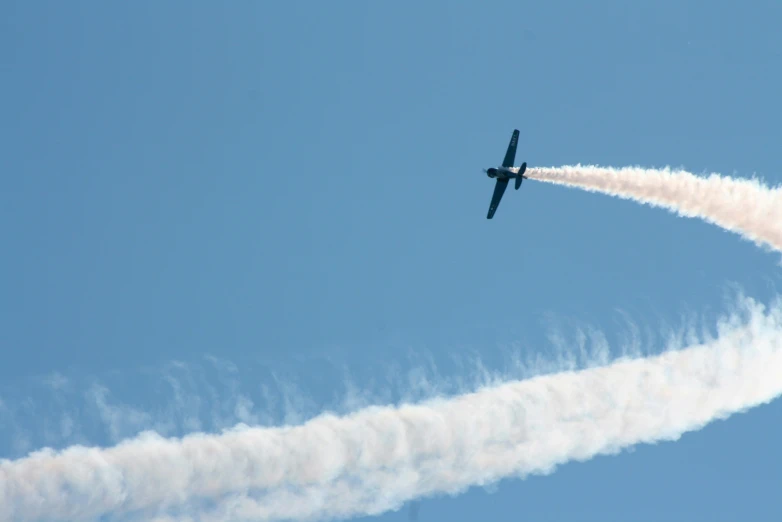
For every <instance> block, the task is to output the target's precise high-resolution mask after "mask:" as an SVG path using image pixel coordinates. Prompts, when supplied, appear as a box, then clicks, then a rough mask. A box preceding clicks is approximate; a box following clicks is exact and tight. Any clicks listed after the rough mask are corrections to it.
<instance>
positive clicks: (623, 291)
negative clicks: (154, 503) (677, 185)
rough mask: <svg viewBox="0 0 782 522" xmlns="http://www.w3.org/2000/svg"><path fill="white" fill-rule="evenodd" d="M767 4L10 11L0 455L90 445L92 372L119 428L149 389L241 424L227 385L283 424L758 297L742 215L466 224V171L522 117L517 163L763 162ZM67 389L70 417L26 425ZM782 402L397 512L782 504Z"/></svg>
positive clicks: (490, 515)
mask: <svg viewBox="0 0 782 522" xmlns="http://www.w3.org/2000/svg"><path fill="white" fill-rule="evenodd" d="M780 16H782V5H780V4H779V3H778V2H771V1H769V2H753V3H747V4H745V5H744V6H743V7H738V4H737V3H735V2H687V1H676V2H673V1H671V2H668V1H665V2H656V3H654V4H652V3H638V4H632V3H629V2H619V1H615V2H614V1H611V2H605V1H601V2H592V3H589V4H587V3H584V4H579V5H576V4H575V3H571V2H481V3H477V2H473V3H466V2H426V3H420V4H419V3H414V2H394V3H389V2H384V3H380V2H377V3H372V2H366V3H364V2H344V3H337V4H325V3H317V2H291V3H266V2H235V3H233V2H232V3H221V4H219V5H218V4H215V3H207V2H134V3H133V4H132V5H131V4H127V5H119V4H113V5H108V4H105V3H101V2H71V3H67V4H66V3H58V2H13V1H12V2H8V3H6V5H5V6H4V8H3V16H1V17H0V61H1V62H2V64H3V72H4V74H3V78H4V80H3V82H2V84H0V115H2V121H3V124H2V125H0V143H2V154H0V157H2V168H1V169H0V172H2V182H3V183H2V185H3V190H2V191H0V238H2V243H3V247H4V248H3V252H4V255H2V256H0V296H2V297H0V318H1V319H0V349H1V350H2V364H0V400H2V403H0V404H3V405H4V406H3V409H1V410H0V432H2V435H0V456H5V457H18V456H20V455H21V454H22V453H24V452H25V451H27V450H30V449H34V448H37V447H40V446H41V445H43V444H51V445H54V446H59V447H62V446H64V445H67V444H70V443H72V442H74V441H76V440H81V441H86V442H89V443H94V444H106V443H109V442H111V433H110V431H111V430H110V429H107V428H105V425H106V422H105V421H106V418H107V417H106V415H110V413H106V412H107V411H108V410H105V409H104V410H101V408H100V406H99V405H100V404H101V400H100V398H99V397H100V396H101V392H100V391H99V390H100V389H101V388H100V386H103V387H105V389H107V390H109V392H108V393H109V395H110V400H111V401H113V402H112V404H113V405H114V408H115V409H114V410H112V411H114V412H117V411H119V412H124V413H125V415H120V417H119V420H118V421H117V422H119V423H120V424H121V426H120V428H118V429H119V430H120V431H119V433H128V434H130V433H131V432H133V430H134V429H136V428H137V427H138V426H141V425H142V424H144V423H146V422H148V421H149V418H147V417H145V416H144V413H143V412H146V414H148V415H150V416H151V417H150V418H157V417H156V416H160V415H163V414H162V413H160V412H161V411H164V410H165V408H166V406H165V404H163V403H164V402H165V403H166V404H169V403H176V404H178V405H180V406H181V405H182V404H183V403H185V402H186V403H187V404H188V405H189V406H188V407H192V408H195V409H196V410H198V415H197V416H199V418H200V419H201V423H202V424H201V425H200V427H201V428H203V429H217V427H218V425H219V424H221V422H223V423H230V422H231V421H232V419H234V418H243V417H246V416H247V415H248V414H247V413H246V411H245V410H243V409H241V408H237V407H236V405H237V401H236V396H237V394H239V395H241V396H243V397H248V398H250V399H251V400H252V408H251V409H252V415H250V417H248V418H260V419H266V420H267V421H269V422H272V421H273V422H278V421H281V420H282V419H283V418H284V416H285V411H286V406H285V403H284V398H287V399H288V400H293V401H294V402H292V403H291V404H290V405H289V406H288V410H287V411H288V412H289V413H290V412H291V411H296V412H304V413H303V414H304V415H306V414H314V413H317V411H320V409H321V408H323V407H326V406H327V405H330V404H333V403H334V402H335V401H339V400H340V398H342V397H344V395H345V394H347V393H348V392H349V391H350V390H354V391H353V392H352V393H355V394H358V395H363V394H366V393H371V394H373V395H374V396H375V397H378V400H382V399H387V400H396V399H397V398H398V396H399V395H405V394H411V393H412V394H415V393H419V392H420V393H424V392H426V390H427V389H428V388H427V385H425V384H422V378H421V376H420V375H421V374H420V373H418V370H419V368H420V367H422V366H424V367H425V368H428V369H427V370H426V371H425V372H424V373H425V374H426V375H427V379H426V380H427V382H428V383H430V384H433V383H437V382H441V381H442V380H450V381H453V380H458V379H460V378H467V379H468V380H469V377H470V376H471V375H472V374H473V373H474V366H473V361H474V360H475V359H476V358H479V359H480V360H481V362H482V364H483V365H484V366H485V367H486V368H488V369H489V370H490V371H499V372H501V371H503V369H504V368H505V367H506V365H507V363H508V358H509V357H510V356H511V355H512V354H514V353H521V354H523V355H527V356H529V355H535V354H538V353H540V354H543V355H546V354H549V353H550V341H549V334H550V333H551V332H552V331H553V330H557V329H561V331H562V332H564V334H565V336H566V337H567V336H571V335H573V333H572V332H573V330H572V329H573V328H574V327H575V326H578V325H581V326H584V325H592V326H594V327H596V328H600V329H602V330H603V331H605V332H606V334H607V336H608V338H609V340H610V341H611V342H612V343H614V346H617V344H616V343H618V342H620V340H621V338H622V336H623V334H625V333H626V332H627V328H626V324H625V322H624V321H625V319H624V317H629V318H630V319H631V320H632V321H633V322H635V323H636V324H638V325H639V326H640V327H642V328H644V329H649V330H651V331H657V330H659V329H660V325H661V324H663V323H665V324H668V325H673V326H678V325H679V324H681V322H682V321H683V317H691V316H698V317H701V318H702V319H704V320H705V321H706V322H707V324H708V322H709V321H713V320H714V318H715V317H716V316H717V315H718V314H720V313H722V312H724V311H726V310H727V309H728V308H729V305H730V302H731V301H730V297H729V295H730V290H731V287H732V285H738V286H740V287H741V288H742V289H743V290H744V291H745V292H746V293H747V294H749V295H751V296H753V297H756V298H758V299H760V300H767V299H768V298H770V297H771V296H773V295H775V293H776V289H777V287H779V282H778V273H779V268H778V261H779V259H778V256H777V255H775V254H769V253H765V252H763V251H762V250H758V249H756V248H755V247H754V246H753V245H752V244H750V243H747V242H744V241H741V240H740V239H738V237H736V236H734V235H732V234H729V233H727V232H724V231H722V230H720V229H717V228H715V227H711V226H709V225H706V224H704V223H702V222H700V221H695V220H686V219H681V218H676V217H675V216H673V215H670V214H667V213H665V212H663V211H661V210H658V209H651V208H648V207H639V206H638V205H636V204H634V203H631V202H627V201H618V200H613V199H609V198H607V197H602V196H598V195H595V194H587V193H582V192H578V191H574V190H566V189H563V188H561V187H555V186H550V185H543V184H539V183H534V182H529V183H525V184H524V185H523V187H522V189H521V190H520V191H518V192H516V191H508V192H507V193H506V196H505V198H504V200H503V202H502V204H501V205H500V207H499V209H498V211H497V215H496V216H495V219H493V220H491V221H487V220H486V219H485V215H486V210H487V208H488V204H489V200H490V198H491V191H492V185H493V183H492V181H491V180H489V179H488V178H487V177H486V175H485V174H484V173H483V172H482V170H481V169H482V168H485V167H489V166H493V165H495V164H497V163H500V162H501V160H502V156H503V154H504V151H505V147H506V146H507V141H508V139H509V137H510V134H511V132H512V130H513V129H514V128H519V129H520V131H521V135H520V139H519V143H520V145H519V152H518V154H517V162H520V161H527V162H528V164H529V165H531V166H536V165H540V166H558V165H565V164H573V163H595V164H601V165H610V166H625V165H643V166H650V167H652V166H659V167H662V166H666V165H670V166H682V167H684V168H686V169H688V170H690V171H693V172H696V173H701V172H711V171H716V172H721V173H723V174H728V175H737V176H751V175H753V174H757V175H760V176H762V177H763V178H765V179H766V180H767V181H768V182H769V183H772V184H776V183H778V182H779V181H780V180H781V179H782V176H781V175H780V172H782V159H781V157H780V155H779V153H778V150H777V149H778V143H779V142H780V138H782V128H781V127H780V123H779V109H778V107H779V102H778V99H779V94H778V93H779V92H782V73H780V70H779V67H778V64H779V63H780V59H781V58H782V36H780V34H779V32H778V31H777V26H778V22H779V20H780ZM652 348H659V346H657V347H656V346H652ZM207 356H208V357H207ZM174 362H176V364H174ZM232 364H233V365H235V368H232V367H231V365H232ZM432 368H436V372H437V375H433V374H432V372H433V371H434V370H432ZM410 372H412V373H410ZM172 375H174V376H175V377H176V379H178V380H177V382H178V383H179V385H180V387H182V389H184V390H185V393H186V395H188V397H190V398H188V399H182V398H181V397H180V398H179V399H177V398H176V397H175V394H174V392H173V391H172V389H171V388H170V386H169V384H166V383H170V382H171V381H170V380H168V381H167V380H166V378H165V376H169V377H171V376H172ZM438 375H439V376H438ZM176 379H175V380H176ZM346 382H349V383H350V384H349V385H346V384H345V383H346ZM167 386H169V387H167ZM416 390H417V391H416ZM161 397H163V398H161ZM292 398H295V399H292ZM161 401H162V402H161ZM166 401H168V402H166ZM195 403H197V404H199V405H200V406H193V404H195ZM207 404H208V405H210V406H209V407H207V406H205V405H207ZM31 408H34V409H31ZM122 408H124V409H122ZM199 408H202V409H200V410H199ZM210 408H211V409H210ZM207 410H208V411H207ZM63 411H68V412H70V414H69V417H68V418H69V419H70V420H71V421H73V422H75V423H76V424H77V425H79V426H80V429H79V430H76V431H78V434H76V433H75V432H74V431H73V430H65V431H63V430H61V428H62V426H61V425H58V426H59V427H54V428H52V427H51V426H48V425H49V424H55V425H56V424H57V423H58V422H60V420H61V419H62V418H64V417H63V413H62V412H63ZM101 412H103V414H101ZM155 412H157V413H155ZM216 412H219V413H216ZM242 412H244V413H242ZM253 415H254V416H253ZM93 417H94V419H93ZM218 417H219V418H220V419H222V420H216V419H218ZM112 418H113V417H112ZM781 418H782V405H780V404H779V403H772V404H771V405H768V406H764V407H761V408H758V409H756V410H753V411H751V412H749V413H746V414H742V415H738V416H736V417H733V418H731V419H729V420H727V421H725V422H717V423H716V424H714V425H712V426H709V427H707V428H706V429H704V430H702V431H700V432H697V433H692V434H688V435H686V436H684V437H683V438H682V439H681V440H680V441H677V442H675V443H665V444H659V445H655V446H642V447H638V448H636V449H635V451H633V452H630V453H623V454H622V455H620V456H615V457H600V458H597V459H594V460H592V461H590V462H587V463H574V464H568V465H566V466H563V467H562V468H561V469H559V470H558V471H557V472H556V473H554V474H553V475H551V476H547V477H535V478H531V479H527V480H524V481H519V480H507V481H503V482H502V483H500V485H499V487H498V488H496V490H492V491H485V490H484V489H481V488H476V489H473V490H470V491H469V492H468V493H467V494H464V495H462V496H459V497H456V498H448V497H443V498H436V499H431V500H425V501H424V502H423V504H422V505H421V510H420V513H419V519H420V520H441V519H442V520H453V521H457V522H458V521H461V520H475V519H476V518H478V517H482V518H486V519H491V520H498V521H502V520H518V519H519V517H528V518H531V519H535V520H547V521H552V522H559V521H566V520H567V521H574V520H585V521H586V520H603V521H620V520H627V519H632V520H692V521H697V520H703V521H706V520H716V519H731V520H738V519H748V520H749V519H751V520H755V521H764V520H769V521H771V520H777V519H778V518H779V516H780V510H779V509H780V508H779V507H778V505H777V503H776V502H773V501H772V500H771V499H772V496H773V494H774V493H775V492H777V493H778V491H779V489H780V486H782V473H780V471H779V469H780V467H779V465H778V464H779V462H780V460H781V459H782V453H781V452H780V450H779V445H778V441H779V440H782V422H780V420H779V419H781ZM101 419H102V420H101ZM180 421H181V419H180ZM181 424H182V425H181V426H180V427H179V430H184V431H187V430H186V429H185V428H184V427H182V426H184V421H181ZM44 425H47V426H48V428H47V429H49V430H50V431H52V430H53V432H54V434H53V435H52V434H49V435H44V434H43V431H41V430H44ZM122 430H126V431H122ZM66 432H67V436H65V437H58V435H57V433H66ZM47 433H48V432H47ZM377 519H379V520H388V521H392V520H406V519H407V512H406V511H405V510H402V511H399V512H392V513H387V514H384V515H382V516H379V517H377Z"/></svg>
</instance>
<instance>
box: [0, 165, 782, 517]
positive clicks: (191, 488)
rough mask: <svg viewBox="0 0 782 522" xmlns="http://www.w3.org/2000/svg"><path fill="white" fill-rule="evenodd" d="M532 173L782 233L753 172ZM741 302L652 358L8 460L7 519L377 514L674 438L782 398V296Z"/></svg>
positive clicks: (0, 502)
mask: <svg viewBox="0 0 782 522" xmlns="http://www.w3.org/2000/svg"><path fill="white" fill-rule="evenodd" d="M579 169H580V170H579ZM529 174H530V177H531V178H533V177H534V178H537V179H546V180H548V181H555V182H559V183H564V184H571V185H579V186H583V187H585V188H588V189H591V190H601V191H603V192H606V193H610V194H614V195H620V196H622V197H633V198H635V199H638V200H639V201H643V202H647V203H654V204H657V205H661V206H667V207H668V208H670V209H672V210H674V211H677V212H679V213H681V214H683V215H690V216H699V217H702V218H704V219H706V220H708V221H712V222H714V223H717V224H720V225H721V226H724V227H726V228H728V229H730V230H734V231H736V232H739V233H742V234H744V235H745V236H746V237H748V238H751V239H753V240H755V241H758V242H765V243H767V244H770V245H771V246H773V247H775V248H777V249H780V245H782V241H780V240H779V239H780V238H782V234H781V233H780V226H782V220H779V219H774V216H778V212H779V210H778V209H777V208H775V207H774V206H773V204H774V202H775V201H776V202H778V201H779V195H778V192H777V191H776V190H769V189H767V188H764V187H762V186H761V185H760V184H759V183H757V182H741V181H736V180H730V179H728V178H720V177H712V178H708V181H703V178H698V177H696V176H693V175H691V174H688V173H682V172H669V171H639V170H635V169H623V170H612V169H597V168H595V167H567V168H565V169H530V171H529ZM632 178H637V179H632ZM601 180H602V181H601ZM654 180H656V182H655V181H654ZM687 190H697V191H698V194H697V195H696V196H693V195H692V194H691V193H689V192H687ZM677 198H681V201H679V199H677ZM707 200H710V201H707ZM758 209H760V210H758ZM764 213H765V214H764ZM741 304H742V306H741V308H740V310H739V312H737V313H735V314H733V315H731V316H730V317H728V318H727V319H726V320H724V321H722V322H720V323H719V324H718V337H717V338H716V339H714V340H709V341H706V342H703V343H702V344H697V345H694V346H689V347H687V348H683V349H681V350H679V348H682V347H681V345H675V346H670V347H669V348H672V349H673V350H671V351H668V352H666V353H664V354H662V355H658V356H655V357H650V358H644V359H634V360H627V359H625V360H620V361H616V362H614V363H613V364H610V365H608V366H604V367H600V368H591V369H588V370H582V371H578V372H572V371H571V372H562V373H558V374H554V375H547V376H541V377H536V378H533V379H527V380H523V381H515V382H509V383H505V384H502V385H497V386H492V387H488V388H485V389H482V390H479V391H477V392H474V393H469V394H465V395H461V396H457V397H454V398H447V399H445V398H440V399H433V400H429V401H426V402H424V403H421V404H418V405H405V406H400V407H389V406H387V407H380V406H377V407H369V408H365V409H362V410H359V411H357V412H355V413H353V414H350V415H345V416H341V417H339V416H336V415H331V414H323V415H320V416H319V417H316V418H314V419H312V420H310V421H309V422H306V423H304V424H302V425H299V426H286V427H277V428H250V427H239V428H237V429H235V430H233V431H231V432H227V433H223V434H220V435H206V434H194V435H190V436H187V437H184V438H182V439H164V438H162V437H159V436H156V435H154V434H145V435H143V436H141V437H137V438H135V439H132V440H129V441H126V442H124V443H121V444H119V445H117V446H114V447H111V448H105V449H102V448H85V447H71V448H68V449H66V450H63V451H60V452H54V451H50V450H44V451H41V452H37V453H34V454H31V455H29V456H28V457H26V458H22V459H18V460H13V461H9V460H4V461H0V520H2V521H5V520H15V521H16V520H36V519H42V518H46V519H49V520H51V519H61V520H74V519H79V520H86V519H91V518H97V517H100V516H105V515H106V514H116V515H120V516H130V517H131V518H133V517H135V516H138V517H141V518H144V519H149V518H152V517H154V516H155V515H159V518H158V519H157V520H160V521H164V520H199V521H204V522H206V521H212V520H215V521H217V520H225V519H228V518H230V519H232V520H269V519H288V518H293V519H307V518H324V519H325V518H332V517H347V516H353V515H360V514H376V513H380V512H383V511H386V510H389V509H394V508H397V507H399V506H400V505H401V504H402V503H403V502H405V501H407V500H410V499H413V498H418V497H421V496H425V495H430V494H437V493H450V494H455V493H458V492H460V491H463V490H464V489H466V488H467V487H469V486H472V485H480V484H488V483H492V482H495V481H497V480H499V479H502V478H504V477H509V476H526V475H528V474H531V473H549V472H551V471H553V469H554V468H555V467H556V466H557V465H558V464H561V463H564V462H567V461H571V460H585V459H589V458H592V457H594V456H595V455H599V454H605V453H611V452H616V451H619V450H621V449H622V448H626V447H629V446H632V445H634V444H639V443H653V442H657V441H662V440H674V439H676V438H678V437H679V436H680V435H681V434H683V433H685V432H687V431H691V430H696V429H699V428H701V427H703V426H704V425H706V424H707V423H709V422H712V421H714V420H716V419H720V418H724V417H727V416H729V415H731V414H734V413H737V412H741V411H744V410H746V409H748V408H751V407H754V406H757V405H760V404H763V403H766V402H768V401H771V400H773V399H775V398H776V397H779V396H780V395H782V379H780V378H779V376H780V375H782V302H777V303H775V304H774V305H773V306H772V307H771V308H770V309H768V310H766V309H765V308H764V307H762V306H761V305H759V304H757V303H755V302H754V301H752V300H749V299H747V300H743V301H742V303H741Z"/></svg>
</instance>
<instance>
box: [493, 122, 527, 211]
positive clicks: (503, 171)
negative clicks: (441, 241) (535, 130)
mask: <svg viewBox="0 0 782 522" xmlns="http://www.w3.org/2000/svg"><path fill="white" fill-rule="evenodd" d="M518 141H519V130H518V129H515V130H514V131H513V135H512V136H511V137H510V143H508V150H507V152H505V159H504V160H503V161H502V165H501V166H499V167H498V168H490V169H488V170H487V169H483V171H484V172H485V173H486V174H487V175H488V176H489V177H490V178H495V179H496V180H497V183H496V184H495V185H494V194H493V195H492V197H491V204H490V205H489V213H488V214H486V219H491V218H493V217H494V213H495V212H496V211H497V206H498V205H499V204H500V200H501V199H502V195H503V194H505V189H506V188H508V181H510V179H511V178H515V179H516V190H519V187H520V186H521V182H522V181H523V180H525V179H529V178H528V177H527V176H525V175H524V171H525V170H527V162H526V161H525V162H524V163H522V164H521V166H519V171H518V172H514V171H512V170H510V169H511V167H513V162H514V161H515V159H516V145H517V143H518Z"/></svg>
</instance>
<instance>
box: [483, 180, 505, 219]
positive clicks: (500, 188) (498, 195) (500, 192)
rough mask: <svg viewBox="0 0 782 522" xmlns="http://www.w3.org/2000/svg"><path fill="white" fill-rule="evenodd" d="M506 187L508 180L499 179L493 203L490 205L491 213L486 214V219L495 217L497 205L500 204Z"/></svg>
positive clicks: (493, 195)
mask: <svg viewBox="0 0 782 522" xmlns="http://www.w3.org/2000/svg"><path fill="white" fill-rule="evenodd" d="M506 188H508V180H507V179H498V180H497V184H496V185H494V194H492V196H491V205H489V213H488V214H487V215H486V219H491V218H493V217H494V213H495V212H496V211H497V206H499V204H500V200H501V199H502V195H503V194H505V189H506Z"/></svg>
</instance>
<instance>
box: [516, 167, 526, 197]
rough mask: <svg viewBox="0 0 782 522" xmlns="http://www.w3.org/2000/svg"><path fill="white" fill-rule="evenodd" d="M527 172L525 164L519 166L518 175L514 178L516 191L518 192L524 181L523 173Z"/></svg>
mask: <svg viewBox="0 0 782 522" xmlns="http://www.w3.org/2000/svg"><path fill="white" fill-rule="evenodd" d="M525 170H527V162H526V161H525V162H524V163H522V164H521V167H519V175H518V177H517V178H516V190H519V187H520V186H521V182H522V181H524V171H525Z"/></svg>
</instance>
